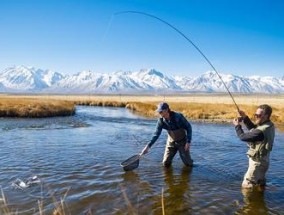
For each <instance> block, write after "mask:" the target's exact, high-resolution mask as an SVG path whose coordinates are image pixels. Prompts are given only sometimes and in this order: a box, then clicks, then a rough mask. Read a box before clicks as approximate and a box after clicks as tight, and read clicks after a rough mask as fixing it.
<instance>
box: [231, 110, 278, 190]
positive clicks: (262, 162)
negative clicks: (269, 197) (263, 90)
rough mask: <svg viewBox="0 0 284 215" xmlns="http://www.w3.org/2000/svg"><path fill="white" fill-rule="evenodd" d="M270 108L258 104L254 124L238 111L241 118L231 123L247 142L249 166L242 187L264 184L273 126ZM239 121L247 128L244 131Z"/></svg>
mask: <svg viewBox="0 0 284 215" xmlns="http://www.w3.org/2000/svg"><path fill="white" fill-rule="evenodd" d="M271 113H272V108H271V107H270V106H268V105H265V104H264V105H260V106H258V108H257V110H256V113H255V114H254V117H255V124H254V123H252V122H251V120H250V119H249V117H248V116H247V115H246V114H245V113H244V112H243V111H240V112H239V114H240V116H241V120H238V119H234V121H233V123H234V125H235V129H236V132H237V135H238V137H239V138H240V140H242V141H246V142H248V143H247V144H248V147H249V149H248V152H247V155H248V158H249V167H248V170H247V172H246V174H245V176H244V180H243V183H242V187H243V188H251V187H253V186H254V185H259V186H261V187H263V186H265V182H266V179H265V173H266V172H267V170H268V168H269V154H270V151H271V150H272V147H273V142H274V135H275V128H274V124H273V123H272V122H271V121H270V116H271ZM240 121H243V122H244V124H245V126H246V127H247V129H248V130H249V131H248V132H247V133H244V131H243V129H242V126H241V125H240Z"/></svg>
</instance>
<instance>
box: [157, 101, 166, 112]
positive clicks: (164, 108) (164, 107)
mask: <svg viewBox="0 0 284 215" xmlns="http://www.w3.org/2000/svg"><path fill="white" fill-rule="evenodd" d="M166 109H169V105H168V104H167V103H166V102H161V103H160V104H158V106H157V110H156V111H157V112H162V111H163V110H166Z"/></svg>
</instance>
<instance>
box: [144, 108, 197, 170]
mask: <svg viewBox="0 0 284 215" xmlns="http://www.w3.org/2000/svg"><path fill="white" fill-rule="evenodd" d="M156 111H157V112H158V113H159V114H160V116H161V117H160V118H159V119H158V122H157V126H156V131H155V133H154V135H153V137H152V139H151V141H150V142H149V143H148V144H147V145H146V146H145V147H144V149H143V150H142V152H141V154H146V153H148V151H149V149H150V148H151V146H152V145H153V144H154V143H155V142H156V140H157V139H158V138H159V136H160V134H161V132H162V129H166V130H167V131H168V139H167V144H166V148H165V153H164V158H163V165H164V166H165V167H170V166H171V164H172V160H173V158H174V156H175V154H176V153H177V151H179V155H180V157H181V159H182V161H183V163H184V164H185V165H186V166H192V164H193V160H192V159H191V157H190V152H189V151H190V142H191V135H192V129H191V125H190V124H189V122H188V121H187V120H186V119H185V117H184V116H183V115H182V114H181V113H177V112H174V111H171V110H170V108H169V105H168V104H167V103H165V102H163V103H160V104H159V105H158V108H157V110H156Z"/></svg>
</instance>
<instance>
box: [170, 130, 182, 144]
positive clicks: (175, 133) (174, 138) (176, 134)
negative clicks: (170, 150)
mask: <svg viewBox="0 0 284 215" xmlns="http://www.w3.org/2000/svg"><path fill="white" fill-rule="evenodd" d="M168 141H169V142H171V143H177V144H179V143H181V144H185V143H186V132H185V130H184V129H183V128H179V129H176V130H168Z"/></svg>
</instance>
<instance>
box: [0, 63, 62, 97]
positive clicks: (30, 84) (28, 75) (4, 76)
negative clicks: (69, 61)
mask: <svg viewBox="0 0 284 215" xmlns="http://www.w3.org/2000/svg"><path fill="white" fill-rule="evenodd" d="M63 77H64V76H63V75H61V74H60V73H57V72H52V71H50V70H41V69H35V68H34V67H25V66H17V67H10V68H7V69H5V70H4V71H2V72H1V73H0V86H2V87H0V90H2V89H1V88H3V90H4V91H6V92H15V91H19V92H22V91H32V92H33V91H37V90H42V89H44V88H48V87H50V86H52V85H53V84H55V83H56V82H58V81H59V80H61V79H62V78H63Z"/></svg>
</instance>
